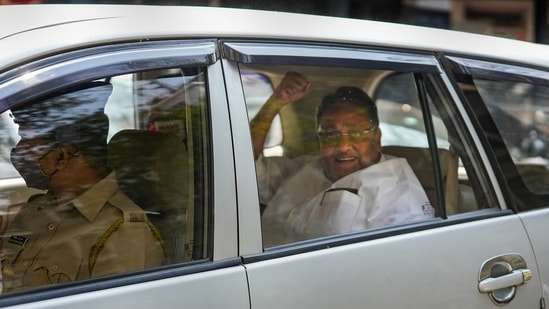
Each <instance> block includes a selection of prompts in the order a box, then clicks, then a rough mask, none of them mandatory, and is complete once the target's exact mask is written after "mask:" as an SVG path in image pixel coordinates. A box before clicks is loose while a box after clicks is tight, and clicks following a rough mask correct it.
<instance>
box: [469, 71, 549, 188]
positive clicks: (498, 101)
mask: <svg viewBox="0 0 549 309" xmlns="http://www.w3.org/2000/svg"><path fill="white" fill-rule="evenodd" d="M474 83H475V86H476V87H477V89H478V92H479V94H480V96H481V97H482V100H483V101H484V102H485V104H486V107H487V109H488V111H489V113H490V115H491V116H492V118H493V120H494V123H495V125H496V126H497V129H498V131H499V132H500V134H501V136H502V138H503V142H504V143H505V146H506V148H507V150H508V152H509V154H510V156H511V158H512V160H513V163H514V165H515V167H516V170H517V171H518V173H519V175H520V177H521V179H522V181H523V183H524V185H525V186H526V188H528V190H529V191H530V192H532V193H534V194H538V195H540V194H549V173H548V168H549V161H548V156H547V155H548V147H549V144H548V143H549V103H548V102H549V87H546V86H542V85H536V84H531V83H526V82H515V81H505V80H487V79H480V78H476V79H474Z"/></svg>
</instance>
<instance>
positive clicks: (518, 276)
mask: <svg viewBox="0 0 549 309" xmlns="http://www.w3.org/2000/svg"><path fill="white" fill-rule="evenodd" d="M531 278H532V272H531V271H530V270H529V269H518V270H513V271H512V272H510V273H508V274H507V275H503V276H500V277H495V278H487V279H484V280H482V281H480V282H479V283H478V289H479V290H480V292H481V293H490V292H493V291H495V290H499V289H504V288H510V287H512V286H519V285H521V284H523V283H524V282H526V281H528V280H530V279H531Z"/></svg>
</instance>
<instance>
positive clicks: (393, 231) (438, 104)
mask: <svg viewBox="0 0 549 309" xmlns="http://www.w3.org/2000/svg"><path fill="white" fill-rule="evenodd" d="M223 52H224V57H225V60H224V70H225V72H226V74H228V76H237V75H240V76H241V83H242V85H241V86H240V87H237V86H238V85H233V86H228V89H229V103H230V105H231V106H239V105H241V104H242V102H243V101H246V102H247V104H252V102H251V101H252V100H255V98H252V94H251V90H249V89H247V88H246V83H247V79H249V77H250V76H251V75H258V76H263V77H264V78H267V79H268V82H267V84H269V83H272V84H273V87H275V86H276V85H277V83H278V82H279V80H280V79H281V78H282V76H283V75H284V74H285V72H287V71H290V70H291V71H297V72H300V73H302V74H305V75H306V76H307V77H308V78H309V80H310V82H311V85H312V87H313V90H312V92H311V93H310V94H309V95H308V97H305V98H304V99H303V102H302V103H299V102H296V103H294V104H295V107H287V108H286V109H287V110H286V111H284V112H281V113H280V116H281V122H282V130H283V134H284V139H283V142H281V147H282V148H284V146H285V145H286V146H285V148H284V153H285V154H288V153H291V155H292V156H296V155H298V154H314V151H315V149H314V147H315V146H314V145H315V142H316V141H315V133H314V130H315V125H314V120H312V119H311V115H313V114H314V109H315V107H316V105H317V104H318V103H319V102H320V100H321V98H322V96H323V95H325V94H326V93H328V92H330V91H332V90H333V89H335V87H338V86H344V85H352V86H360V87H362V88H363V89H365V90H366V91H368V92H369V94H370V96H372V97H373V98H374V100H375V101H376V104H377V105H378V109H379V110H380V120H381V121H382V124H383V125H386V126H385V129H383V127H382V132H383V133H382V136H383V134H384V132H387V134H389V133H390V132H391V129H395V130H393V131H392V132H408V130H416V129H418V128H420V132H423V133H422V134H423V135H424V137H423V140H421V141H419V142H417V143H416V142H415V138H413V139H412V138H410V137H409V136H398V135H397V136H396V137H397V140H398V141H397V142H394V143H393V142H391V141H389V140H385V142H383V139H382V143H385V145H383V146H384V147H385V146H398V147H404V146H407V147H411V148H406V149H415V150H417V149H419V148H424V147H427V149H429V150H427V154H426V155H425V157H424V158H423V159H422V161H425V160H424V159H425V158H427V161H429V160H430V162H431V164H433V165H432V166H431V167H430V170H432V171H433V172H431V176H430V177H431V180H433V179H434V184H433V188H434V189H433V192H434V194H433V197H432V199H431V201H432V204H433V206H434V207H435V209H436V216H435V217H434V218H432V219H429V220H425V221H421V222H415V223H409V224H401V225H395V226H387V227H383V228H377V229H370V230H363V231H355V232H352V233H345V234H339V235H331V236H327V237H322V238H314V239H309V240H304V241H299V242H288V243H283V244H279V245H274V246H270V245H269V244H268V242H267V240H268V237H269V235H265V234H263V246H264V248H262V247H259V246H257V247H255V248H253V247H247V248H244V249H242V252H241V254H242V255H243V261H244V265H245V267H246V271H247V276H248V282H249V286H250V301H251V307H252V308H335V307H344V308H364V307H372V308H399V307H400V308H499V307H500V306H502V305H504V306H505V307H506V308H538V307H539V306H540V302H541V301H542V293H541V291H542V289H541V285H540V273H539V269H538V265H537V261H536V256H535V255H534V252H533V250H532V247H531V242H530V238H529V235H528V234H527V232H526V231H525V229H524V226H523V222H522V221H521V218H520V217H519V216H517V215H516V214H515V213H514V212H513V210H512V209H511V207H510V205H509V202H508V200H506V199H505V197H504V195H503V194H502V188H501V187H500V185H499V182H498V181H497V175H496V173H495V172H494V171H493V168H492V165H491V164H490V160H489V157H488V156H487V154H486V150H485V149H484V148H483V145H484V143H483V142H482V140H481V138H479V136H478V134H477V133H476V132H477V131H476V128H475V127H474V126H473V125H472V120H471V119H470V118H469V116H468V115H469V114H467V113H465V112H464V106H463V104H462V100H461V99H460V97H459V96H458V95H457V92H456V91H455V90H453V88H452V87H451V83H450V80H449V79H448V77H447V75H446V74H445V73H444V71H443V69H442V68H441V66H440V65H439V63H438V61H437V58H436V57H435V56H434V55H430V54H425V53H414V52H410V51H406V52H404V51H399V50H395V49H379V48H376V49H369V48H360V47H356V46H344V45H329V46H328V45H323V44H308V43H302V44H300V43H296V42H268V43H260V42H253V41H227V42H225V45H224V46H223ZM394 73H398V74H402V75H403V76H404V77H405V79H404V80H405V81H404V82H396V83H394V84H391V85H392V86H391V87H390V88H389V91H385V92H383V91H379V93H378V90H379V89H381V88H382V86H381V85H383V82H384V79H383V78H377V79H374V77H375V76H377V77H380V76H381V77H383V76H389V75H391V74H394ZM231 80H232V79H231ZM252 84H253V83H252ZM241 89H244V92H242V90H241ZM383 93H385V94H383ZM267 97H268V95H267ZM308 100H310V102H308ZM249 101H250V103H249ZM412 102H415V103H412ZM253 104H254V105H255V104H257V102H255V101H254V102H253ZM298 104H302V105H298ZM414 104H417V108H414ZM394 106H398V108H397V109H391V108H392V107H394ZM381 107H383V108H385V109H386V110H385V114H383V118H382V114H381V112H382V111H381ZM231 108H234V107H231ZM238 108H241V107H238ZM249 108H256V107H255V106H253V107H252V106H251V105H250V107H249ZM418 110H419V112H418ZM398 111H400V112H408V111H414V112H416V114H412V113H411V112H410V113H408V114H405V115H404V116H399V117H400V118H398V119H400V120H394V119H393V118H394V117H393V118H392V117H391V116H395V115H397V112H398ZM418 115H419V116H418ZM300 117H303V118H300ZM307 117H308V118H307ZM296 118H297V120H295V119H296ZM307 126H308V129H309V130H311V128H312V130H313V133H312V135H307V133H303V132H305V131H306V130H307ZM396 129H398V130H396ZM232 130H233V132H234V134H235V135H236V134H242V132H248V130H249V129H248V126H247V124H246V123H244V124H243V123H237V122H233V123H232ZM246 135H247V134H246ZM416 135H417V134H416ZM416 135H410V136H416ZM307 136H308V137H307ZM442 137H443V138H442ZM293 139H297V140H299V142H297V143H296V144H285V143H291V142H292V140H293ZM408 142H410V143H408ZM240 143H241V144H238V142H237V141H235V151H239V150H238V149H240V150H241V151H245V152H247V153H246V154H245V157H247V158H248V159H250V158H252V154H251V150H250V146H251V145H250V141H249V140H244V141H240ZM239 145H240V146H241V147H239ZM289 145H293V146H296V145H297V147H298V148H296V147H292V146H289ZM308 147H309V148H308ZM437 148H440V149H439V150H438V151H437ZM296 149H297V150H296ZM384 149H385V148H384ZM386 149H389V147H387V148H386ZM415 150H414V151H415ZM452 153H453V154H455V155H457V157H455V161H452V162H454V163H452V164H454V167H453V168H452V169H450V168H449V167H448V165H447V164H446V163H445V164H443V162H447V161H444V160H445V159H444V156H446V155H447V154H450V156H451V155H452ZM443 154H444V155H443ZM264 155H265V153H264ZM401 155H402V156H404V157H406V156H407V155H409V151H408V150H407V152H403V153H401ZM408 161H409V163H410V164H411V165H412V167H413V168H415V167H414V166H415V165H416V163H420V162H413V160H411V159H409V160H408ZM416 161H417V160H416ZM458 162H459V163H458ZM242 164H243V166H242V168H239V169H237V181H238V185H239V188H240V189H239V192H242V194H243V196H245V197H246V198H248V199H249V200H250V201H253V203H245V204H239V216H245V215H246V214H247V213H257V212H258V209H257V208H259V206H260V205H259V204H260V201H259V199H258V197H257V196H255V192H256V191H255V190H249V188H254V189H255V188H256V184H254V183H250V182H249V181H243V179H246V177H247V176H246V177H239V175H249V171H250V170H253V168H254V167H253V165H252V160H249V161H248V162H242ZM452 164H450V165H452ZM458 164H459V165H458ZM447 167H448V169H446V168H447ZM426 168H428V167H425V166H424V167H423V169H426ZM241 171H242V173H241ZM421 171H422V169H421V168H420V169H418V170H415V172H416V174H419V173H421ZM418 177H419V175H418ZM424 184H425V183H424ZM450 187H452V188H454V189H449V188H450ZM244 188H246V189H245V191H246V192H244V191H242V190H244ZM259 190H261V187H260V188H259ZM426 190H427V187H426ZM256 207H257V208H256ZM266 207H269V206H268V205H267V206H266ZM239 224H240V226H242V225H243V224H247V223H246V222H245V221H243V220H241V221H240V223H239ZM256 224H257V220H256V221H255V222H253V225H256ZM256 237H257V235H249V234H247V233H240V234H239V239H240V243H241V244H243V243H244V244H250V243H251V244H255V243H257V238H256ZM250 239H252V241H249V240H250Z"/></svg>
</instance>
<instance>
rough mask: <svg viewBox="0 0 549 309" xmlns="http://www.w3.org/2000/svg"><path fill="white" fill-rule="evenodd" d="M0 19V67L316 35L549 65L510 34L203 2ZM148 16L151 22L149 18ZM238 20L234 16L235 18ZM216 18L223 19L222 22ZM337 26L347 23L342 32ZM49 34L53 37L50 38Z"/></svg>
mask: <svg viewBox="0 0 549 309" xmlns="http://www.w3.org/2000/svg"><path fill="white" fill-rule="evenodd" d="M60 12H62V13H60ZM22 14H28V16H37V18H36V20H34V18H32V19H33V21H32V22H31V23H30V25H28V26H27V25H25V26H20V21H19V20H18V19H19V18H20V17H19V16H21V15H22ZM157 16H161V17H158V18H157ZM0 19H1V20H3V21H4V23H5V25H6V27H3V29H2V30H1V31H2V32H1V34H0V49H1V50H3V51H4V53H3V57H2V60H0V61H1V62H0V70H3V69H4V68H5V67H6V66H8V65H13V64H14V63H20V62H24V61H28V60H29V59H31V58H35V57H38V56H41V55H44V54H52V53H56V52H60V51H62V50H63V49H64V50H67V49H74V48H77V47H83V46H86V45H88V46H89V45H99V44H105V43H112V42H120V41H143V40H145V41H146V40H158V39H169V38H178V37H179V38H181V37H185V38H200V37H220V38H261V39H263V40H271V39H286V40H298V41H318V42H333V43H346V44H359V45H372V46H380V47H388V46H391V47H399V48H410V49H414V50H426V51H447V52H452V53H461V54H466V55H473V56H485V55H491V54H493V53H492V52H491V51H493V50H498V51H499V52H498V54H497V55H493V56H494V57H497V58H498V59H501V60H507V61H515V60H516V59H524V60H523V61H524V62H525V63H529V64H531V65H535V66H539V65H541V66H546V67H547V66H549V62H548V61H547V59H546V58H545V57H543V55H544V54H545V53H547V51H548V50H549V48H548V47H547V46H543V45H539V44H532V43H526V42H522V43H520V44H517V42H516V41H515V40H510V39H503V38H497V37H490V36H483V35H474V34H469V33H462V32H453V31H448V30H439V29H429V28H422V27H416V26H405V25H397V24H391V23H384V22H369V21H363V20H353V19H344V18H337V17H320V16H308V15H303V14H294V13H280V12H276V13H274V12H268V11H250V10H241V9H221V8H200V7H170V8H169V9H165V8H163V7H156V6H141V7H140V6H135V7H134V6H131V7H124V6H117V5H112V6H108V5H107V6H95V5H89V6H81V7H78V8H75V7H72V6H62V5H59V6H58V5H51V6H50V5H47V6H40V5H38V6H30V7H23V6H9V7H5V8H2V10H1V11H0ZM148 20H151V21H152V20H154V22H146V21H148ZM235 20H238V21H239V22H238V23H235V22H234V21H235ZM220 24H222V25H223V27H219V25H220ZM89 29H93V31H89ZM112 29H117V31H112ZM297 29H299V31H297ZM341 29H345V32H344V35H342V32H341ZM404 29H406V31H403V30H404ZM57 33H63V36H62V37H61V38H59V37H57V36H56V34H57ZM84 33H85V35H82V34H84ZM51 37H56V39H55V40H51V39H50V38H51ZM13 46H17V47H18V48H17V49H14V48H13Z"/></svg>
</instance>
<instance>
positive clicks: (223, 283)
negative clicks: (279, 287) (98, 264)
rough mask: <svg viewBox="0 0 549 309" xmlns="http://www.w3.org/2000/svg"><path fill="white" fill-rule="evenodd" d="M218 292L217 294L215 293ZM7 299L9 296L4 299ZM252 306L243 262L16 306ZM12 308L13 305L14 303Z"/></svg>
mask: <svg viewBox="0 0 549 309" xmlns="http://www.w3.org/2000/svg"><path fill="white" fill-rule="evenodd" d="M211 295H216V297H211ZM4 301H6V300H4ZM98 306H99V307H108V308H115V307H119V308H121V307H128V306H129V307H131V308H151V307H162V308H181V307H182V306H183V307H185V306H188V307H191V308H234V309H240V308H250V306H249V297H248V287H247V282H246V273H245V270H244V268H243V267H242V266H236V267H230V268H225V269H218V270H214V271H210V272H208V271H205V272H201V273H197V274H189V275H185V276H176V277H172V278H168V279H163V280H154V281H149V282H143V283H139V284H134V285H122V286H119V287H112V288H109V289H102V290H97V291H92V292H88V293H82V294H79V295H78V296H68V297H58V298H52V299H46V300H42V301H37V302H30V303H27V304H22V305H17V306H14V307H13V308H21V309H23V308H24V309H32V308H51V309H53V308H55V309H58V308H59V309H61V308H67V309H68V308H75V307H78V308H82V309H84V308H97V307H98ZM10 308H11V307H10Z"/></svg>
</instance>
